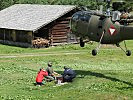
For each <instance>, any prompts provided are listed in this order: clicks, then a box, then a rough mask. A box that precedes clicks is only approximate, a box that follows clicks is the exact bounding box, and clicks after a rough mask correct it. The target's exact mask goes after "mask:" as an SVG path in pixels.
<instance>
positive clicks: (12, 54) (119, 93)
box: [0, 41, 133, 100]
mask: <svg viewBox="0 0 133 100" xmlns="http://www.w3.org/2000/svg"><path fill="white" fill-rule="evenodd" d="M96 46H97V44H96V43H94V44H93V45H90V44H87V45H86V46H85V47H84V48H80V47H79V45H64V46H57V47H50V48H42V49H32V48H20V47H13V46H7V45H0V100H132V99H133V55H132V56H130V57H127V56H126V55H125V54H124V53H123V51H121V50H120V49H119V48H116V47H112V46H103V47H102V48H101V49H100V52H99V53H98V55H97V56H92V55H91V50H92V49H93V48H95V47H96ZM122 46H123V45H122ZM127 46H128V49H130V50H131V51H132V52H133V41H127ZM48 61H52V62H53V67H54V69H55V71H57V72H58V73H62V71H63V66H65V65H67V66H69V67H71V68H72V69H74V70H76V73H77V77H76V78H75V80H74V82H72V83H69V84H65V85H63V86H56V85H55V83H54V82H47V83H46V84H45V85H44V86H42V87H38V86H34V83H35V78H36V75H37V72H38V70H39V68H40V67H44V68H46V66H47V62H48Z"/></svg>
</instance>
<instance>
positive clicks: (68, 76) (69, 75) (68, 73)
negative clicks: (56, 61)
mask: <svg viewBox="0 0 133 100" xmlns="http://www.w3.org/2000/svg"><path fill="white" fill-rule="evenodd" d="M62 77H63V82H72V81H73V79H74V78H75V77H76V73H75V71H74V70H72V69H71V68H68V67H66V66H64V72H63V74H62Z"/></svg>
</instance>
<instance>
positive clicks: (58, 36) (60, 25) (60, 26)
mask: <svg viewBox="0 0 133 100" xmlns="http://www.w3.org/2000/svg"><path fill="white" fill-rule="evenodd" d="M70 18H71V17H64V18H61V19H58V20H57V21H56V23H55V25H54V26H53V28H52V30H51V39H52V40H51V41H52V44H54V43H65V42H67V34H68V32H69V30H70V28H69V21H70Z"/></svg>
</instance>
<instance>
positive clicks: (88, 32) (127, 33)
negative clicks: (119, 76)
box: [70, 0, 133, 56]
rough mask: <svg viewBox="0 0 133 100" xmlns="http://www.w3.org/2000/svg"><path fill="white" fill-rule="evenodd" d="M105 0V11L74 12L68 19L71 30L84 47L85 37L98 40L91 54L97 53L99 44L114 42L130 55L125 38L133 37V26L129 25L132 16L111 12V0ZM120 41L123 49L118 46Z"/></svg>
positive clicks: (130, 38)
mask: <svg viewBox="0 0 133 100" xmlns="http://www.w3.org/2000/svg"><path fill="white" fill-rule="evenodd" d="M105 1H106V3H107V9H106V12H105V13H101V12H97V11H91V10H81V11H78V12H76V13H74V14H73V15H72V19H71V21H70V29H71V32H72V34H75V35H76V36H77V37H80V46H81V47H84V45H85V42H84V39H86V38H88V39H89V40H90V41H95V42H98V46H97V47H96V48H95V49H93V50H92V55H93V56H96V55H97V53H98V50H99V49H100V47H101V44H115V45H116V46H117V47H120V48H121V49H122V50H123V51H124V53H125V54H126V55H127V56H130V55H131V51H130V50H128V49H127V47H126V42H125V40H132V39H133V26H129V24H130V23H132V22H133V16H132V15H129V14H126V13H122V12H120V11H117V10H116V11H113V12H111V10H110V4H111V0H105ZM115 3H116V4H117V5H115ZM115 3H114V5H113V6H114V8H116V7H117V6H118V4H123V3H124V2H122V0H119V2H115ZM124 14H125V15H124ZM122 41H124V46H125V49H123V48H122V47H121V46H120V43H121V42H122Z"/></svg>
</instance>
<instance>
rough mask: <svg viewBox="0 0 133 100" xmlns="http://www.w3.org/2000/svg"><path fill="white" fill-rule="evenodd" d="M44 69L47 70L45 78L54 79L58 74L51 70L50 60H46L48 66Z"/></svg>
mask: <svg viewBox="0 0 133 100" xmlns="http://www.w3.org/2000/svg"><path fill="white" fill-rule="evenodd" d="M46 71H47V72H48V76H46V79H48V80H49V81H54V80H56V75H59V74H58V73H56V72H55V71H54V70H53V68H52V62H48V67H47V68H46Z"/></svg>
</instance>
